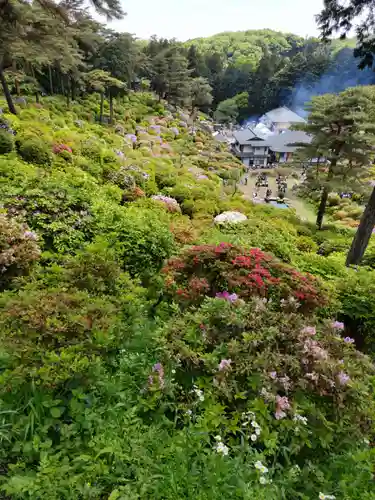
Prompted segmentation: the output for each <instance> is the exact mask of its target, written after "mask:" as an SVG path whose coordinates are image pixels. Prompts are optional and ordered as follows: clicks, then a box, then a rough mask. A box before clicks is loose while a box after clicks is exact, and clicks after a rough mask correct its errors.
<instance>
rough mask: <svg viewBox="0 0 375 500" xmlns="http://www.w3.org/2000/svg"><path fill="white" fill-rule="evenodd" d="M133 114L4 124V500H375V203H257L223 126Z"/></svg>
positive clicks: (57, 113) (160, 109)
mask: <svg viewBox="0 0 375 500" xmlns="http://www.w3.org/2000/svg"><path fill="white" fill-rule="evenodd" d="M114 102H115V106H114V107H113V109H112V112H113V123H112V124H102V123H99V121H98V117H99V116H100V115H101V113H102V111H103V109H101V107H102V106H104V113H108V112H109V111H110V110H109V107H108V106H107V103H104V104H103V103H101V101H100V96H98V95H96V94H91V95H87V96H86V97H84V98H81V99H76V100H75V101H74V102H72V103H67V102H66V101H65V100H64V99H63V98H61V97H45V98H43V101H42V102H41V103H32V102H26V101H25V103H23V105H22V106H18V108H19V109H18V110H17V111H18V114H17V115H13V114H9V113H7V112H5V111H3V112H2V113H1V114H0V171H1V175H0V202H1V209H0V265H1V266H0V267H1V274H0V325H1V327H0V382H1V383H0V403H1V407H0V441H1V451H0V491H1V492H2V493H1V494H0V497H1V498H4V499H7V498H11V499H22V500H25V499H33V500H38V499H45V498H48V499H49V500H64V499H67V500H68V499H69V500H70V499H109V500H136V499H139V500H147V499H150V500H151V499H152V500H178V499H191V500H193V499H194V500H210V499H212V498H233V499H241V500H245V499H248V500H250V499H256V500H281V499H284V500H295V499H300V500H310V499H317V500H318V499H320V500H324V499H326V500H328V499H334V498H336V499H337V500H339V499H340V500H373V499H374V491H375V485H374V476H373V474H374V464H375V449H374V447H373V443H374V437H375V436H374V427H373V422H374V415H375V405H374V402H375V399H374V388H375V384H374V382H375V373H374V363H373V359H374V353H375V334H374V331H375V330H374V327H375V324H374V322H375V320H374V318H375V240H374V239H373V237H372V238H371V240H370V243H369V245H368V248H367V250H366V254H365V258H364V259H363V261H362V263H361V265H359V266H355V267H346V266H345V256H346V254H347V252H348V249H349V248H350V245H351V242H352V239H353V236H354V231H355V229H354V226H355V225H356V224H352V223H351V224H337V223H336V222H333V221H335V220H339V219H351V220H355V221H357V220H358V216H359V213H357V212H358V210H357V208H356V207H353V206H352V205H351V203H352V202H348V203H346V204H345V203H344V205H345V206H344V207H343V206H342V205H343V204H342V203H341V201H340V200H337V198H336V197H335V196H330V198H329V203H328V209H327V211H328V214H329V219H328V222H327V221H325V224H323V226H322V229H321V230H319V229H317V228H316V226H315V224H314V223H312V222H310V221H309V220H302V219H301V218H300V217H299V216H298V215H297V214H296V211H295V210H293V209H286V210H280V209H277V208H274V207H271V206H268V205H259V204H253V203H252V202H251V201H249V200H246V199H245V197H244V196H243V195H242V192H241V191H240V190H239V189H238V180H239V179H240V178H241V176H242V175H243V173H244V172H243V166H242V165H241V163H239V162H238V161H237V160H236V159H235V158H234V157H233V156H232V155H231V154H230V153H229V152H228V151H227V150H226V149H225V147H224V146H223V145H219V144H217V143H215V142H214V140H213V138H212V136H211V134H210V133H208V132H207V129H206V127H205V120H206V117H205V116H204V115H202V114H198V117H197V118H196V120H195V123H192V121H191V118H190V117H189V116H188V115H186V112H184V111H183V110H182V109H179V108H177V107H175V106H173V107H171V106H170V105H169V104H166V103H165V101H160V100H159V99H157V98H156V97H155V96H154V95H153V94H152V93H149V92H133V91H130V92H128V93H127V94H126V95H124V96H121V97H118V98H117V99H115V100H114ZM1 107H2V109H5V107H3V106H1ZM349 205H350V206H349ZM354 209H356V210H357V212H356V213H354V212H355V210H354ZM340 211H341V212H342V211H344V212H345V217H343V214H341V215H340V216H339V212H340ZM224 212H240V213H241V214H243V215H244V216H245V217H246V218H245V219H244V220H243V221H242V222H239V223H237V224H230V223H229V224H217V223H215V217H217V216H218V215H220V214H223V213H224ZM356 214H357V215H356ZM346 222H348V220H346ZM350 226H352V227H350Z"/></svg>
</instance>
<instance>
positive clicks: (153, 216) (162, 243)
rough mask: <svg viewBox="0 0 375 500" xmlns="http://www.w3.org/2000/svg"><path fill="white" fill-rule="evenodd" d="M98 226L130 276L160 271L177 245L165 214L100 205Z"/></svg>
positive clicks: (156, 211)
mask: <svg viewBox="0 0 375 500" xmlns="http://www.w3.org/2000/svg"><path fill="white" fill-rule="evenodd" d="M95 210H96V219H97V222H96V224H97V225H98V229H99V230H100V233H101V234H103V235H105V236H106V237H107V239H108V240H109V242H110V243H111V245H113V247H114V248H115V250H116V253H117V255H118V258H119V260H120V262H121V264H122V266H123V269H124V270H126V271H128V272H129V273H130V275H132V276H134V275H137V274H140V275H145V274H152V273H155V272H156V271H158V270H160V268H161V267H162V265H163V262H164V260H165V259H167V258H168V257H170V255H171V254H172V252H173V250H174V247H175V244H174V238H173V235H172V233H171V232H170V230H169V226H168V222H167V219H166V218H165V216H164V217H163V212H164V210H163V211H159V210H155V209H154V210H151V209H147V208H145V209H141V208H139V207H137V206H136V205H132V206H131V207H130V208H127V209H125V208H122V207H116V206H109V205H108V204H101V205H98V206H97V207H96V209H95Z"/></svg>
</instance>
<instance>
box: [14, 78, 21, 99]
mask: <svg viewBox="0 0 375 500" xmlns="http://www.w3.org/2000/svg"><path fill="white" fill-rule="evenodd" d="M14 86H15V89H16V94H17V95H18V96H20V95H21V89H20V82H19V81H18V78H15V79H14Z"/></svg>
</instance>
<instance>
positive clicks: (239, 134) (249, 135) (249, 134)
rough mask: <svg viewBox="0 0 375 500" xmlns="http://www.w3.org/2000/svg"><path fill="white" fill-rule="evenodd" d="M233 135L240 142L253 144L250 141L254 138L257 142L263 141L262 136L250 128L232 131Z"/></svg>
mask: <svg viewBox="0 0 375 500" xmlns="http://www.w3.org/2000/svg"><path fill="white" fill-rule="evenodd" d="M233 136H234V138H235V139H236V141H238V142H239V143H240V144H253V143H252V142H251V141H252V140H254V139H255V140H256V141H257V142H261V141H263V139H262V137H260V136H259V135H258V134H256V133H255V132H253V131H252V130H251V129H250V128H247V129H245V130H237V131H236V132H233ZM262 145H263V144H262Z"/></svg>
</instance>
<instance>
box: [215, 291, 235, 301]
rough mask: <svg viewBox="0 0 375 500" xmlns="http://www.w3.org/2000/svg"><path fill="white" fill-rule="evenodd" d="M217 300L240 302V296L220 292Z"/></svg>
mask: <svg viewBox="0 0 375 500" xmlns="http://www.w3.org/2000/svg"><path fill="white" fill-rule="evenodd" d="M216 298H217V299H224V300H227V301H228V302H232V304H233V302H236V300H238V295H237V294H236V293H229V292H227V291H224V292H219V293H217V294H216Z"/></svg>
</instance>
